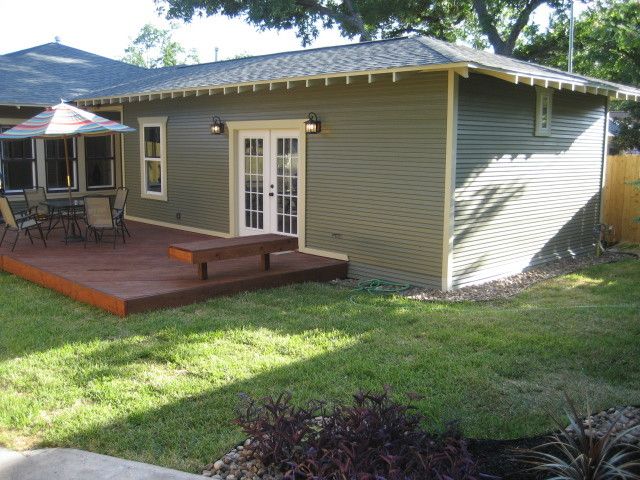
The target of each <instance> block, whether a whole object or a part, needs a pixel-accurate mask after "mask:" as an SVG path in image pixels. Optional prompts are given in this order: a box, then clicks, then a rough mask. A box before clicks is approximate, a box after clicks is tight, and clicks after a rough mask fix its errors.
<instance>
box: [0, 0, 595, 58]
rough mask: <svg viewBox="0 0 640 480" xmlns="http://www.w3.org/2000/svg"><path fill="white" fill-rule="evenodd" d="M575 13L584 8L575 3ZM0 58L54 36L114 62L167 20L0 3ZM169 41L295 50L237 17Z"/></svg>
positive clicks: (106, 6)
mask: <svg viewBox="0 0 640 480" xmlns="http://www.w3.org/2000/svg"><path fill="white" fill-rule="evenodd" d="M576 6H577V7H578V8H577V11H582V10H584V6H583V5H581V4H580V3H579V2H576ZM548 16H549V10H548V9H547V8H546V7H541V8H539V9H538V10H537V11H536V12H535V20H536V21H537V22H539V23H542V24H545V23H546V19H547V18H548ZM0 18H1V19H2V27H1V28H0V54H2V53H8V52H13V51H16V50H21V49H24V48H29V47H32V46H35V45H40V44H43V43H48V42H53V41H54V39H55V37H56V36H57V37H59V38H60V42H61V43H63V44H64V45H68V46H71V47H75V48H79V49H82V50H86V51H89V52H92V53H96V54H98V55H103V56H106V57H110V58H115V59H120V58H122V56H123V55H124V50H125V48H126V47H127V45H129V43H130V42H131V40H132V39H133V38H135V37H136V36H137V34H138V32H139V30H140V29H141V28H142V26H143V25H145V24H146V23H152V24H154V25H156V26H159V27H163V28H166V27H168V25H169V22H168V21H167V20H165V19H164V18H163V17H161V16H159V15H158V14H157V12H156V7H155V4H154V2H153V0H108V1H107V2H104V1H100V2H99V1H97V0H19V1H11V0H0ZM173 36H174V39H175V40H177V41H178V42H179V43H180V44H181V45H182V46H183V47H185V48H186V49H187V50H190V49H195V50H196V51H197V53H198V56H199V59H200V61H201V62H210V61H213V60H214V50H215V48H216V47H218V49H219V52H218V58H219V59H221V60H222V59H225V58H230V57H233V56H235V55H240V54H249V55H261V54H266V53H274V52H282V51H288V50H299V49H301V48H302V46H301V44H300V40H299V39H298V38H296V36H295V34H294V32H293V31H280V32H276V31H266V32H260V31H258V30H257V29H256V28H255V27H253V26H251V25H248V24H246V23H244V22H243V21H242V20H241V19H229V18H226V17H220V16H215V17H209V18H195V19H194V20H193V21H192V22H191V23H189V24H184V23H183V22H178V28H177V29H176V30H175V31H174V34H173ZM344 43H350V42H349V40H348V39H345V38H342V37H341V36H340V34H339V33H338V32H337V31H336V30H325V31H322V32H321V34H320V36H319V37H318V39H316V40H315V41H314V42H313V44H312V45H311V46H310V47H324V46H329V45H339V44H344Z"/></svg>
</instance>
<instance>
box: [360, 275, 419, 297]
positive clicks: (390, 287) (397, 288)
mask: <svg viewBox="0 0 640 480" xmlns="http://www.w3.org/2000/svg"><path fill="white" fill-rule="evenodd" d="M410 288H411V285H410V284H408V283H396V282H388V281H386V280H380V279H379V278H373V279H371V280H362V281H361V282H358V284H357V285H356V287H355V288H354V289H353V290H354V291H356V292H367V293H371V294H379V295H393V294H395V293H402V292H406V291H407V290H409V289H410Z"/></svg>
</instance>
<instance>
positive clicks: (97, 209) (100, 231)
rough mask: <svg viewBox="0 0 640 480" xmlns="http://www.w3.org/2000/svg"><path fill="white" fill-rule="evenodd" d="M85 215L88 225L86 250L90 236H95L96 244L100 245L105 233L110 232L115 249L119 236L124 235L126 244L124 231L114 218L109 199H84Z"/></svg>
mask: <svg viewBox="0 0 640 480" xmlns="http://www.w3.org/2000/svg"><path fill="white" fill-rule="evenodd" d="M84 214H85V222H86V223H87V228H86V230H85V235H84V248H87V242H88V241H89V235H93V238H94V240H95V242H96V243H100V242H102V238H103V236H104V233H105V232H108V231H110V232H111V233H112V235H113V248H116V241H117V239H118V236H119V234H122V243H124V229H123V228H120V227H119V226H118V225H117V224H116V221H115V220H114V218H113V214H112V210H111V202H110V201H109V197H84Z"/></svg>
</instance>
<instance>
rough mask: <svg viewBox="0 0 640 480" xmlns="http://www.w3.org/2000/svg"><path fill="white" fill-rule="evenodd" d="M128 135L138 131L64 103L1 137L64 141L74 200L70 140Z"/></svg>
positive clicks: (69, 188) (48, 109)
mask: <svg viewBox="0 0 640 480" xmlns="http://www.w3.org/2000/svg"><path fill="white" fill-rule="evenodd" d="M126 132H135V129H133V128H131V127H127V126H126V125H122V124H121V123H118V122H114V121H113V120H108V119H106V118H103V117H100V116H98V115H96V114H95V113H91V112H87V111H85V110H81V109H79V108H76V107H74V106H72V105H68V104H66V103H64V102H61V103H59V104H58V105H54V106H53V107H48V108H47V109H46V110H45V111H44V112H42V113H39V114H38V115H36V116H35V117H32V118H30V119H29V120H27V121H25V122H22V123H21V124H19V125H16V126H15V127H13V128H12V129H10V130H7V131H6V132H4V133H2V134H0V139H7V140H19V139H24V138H48V139H55V138H58V139H59V138H62V139H63V140H64V159H65V164H66V168H67V191H68V192H69V198H71V164H70V162H69V152H68V147H67V139H68V138H72V137H79V136H82V135H105V134H115V133H126Z"/></svg>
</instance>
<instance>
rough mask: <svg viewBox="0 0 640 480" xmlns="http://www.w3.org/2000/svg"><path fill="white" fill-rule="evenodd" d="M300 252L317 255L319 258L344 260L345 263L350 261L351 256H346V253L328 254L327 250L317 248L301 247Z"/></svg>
mask: <svg viewBox="0 0 640 480" xmlns="http://www.w3.org/2000/svg"><path fill="white" fill-rule="evenodd" d="M298 250H299V251H300V252H302V253H306V254H309V255H316V256H318V257H327V258H334V259H336V260H344V261H345V262H348V261H349V256H348V255H345V254H344V253H336V252H327V251H326V250H319V249H317V248H307V247H300V248H299V249H298Z"/></svg>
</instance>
